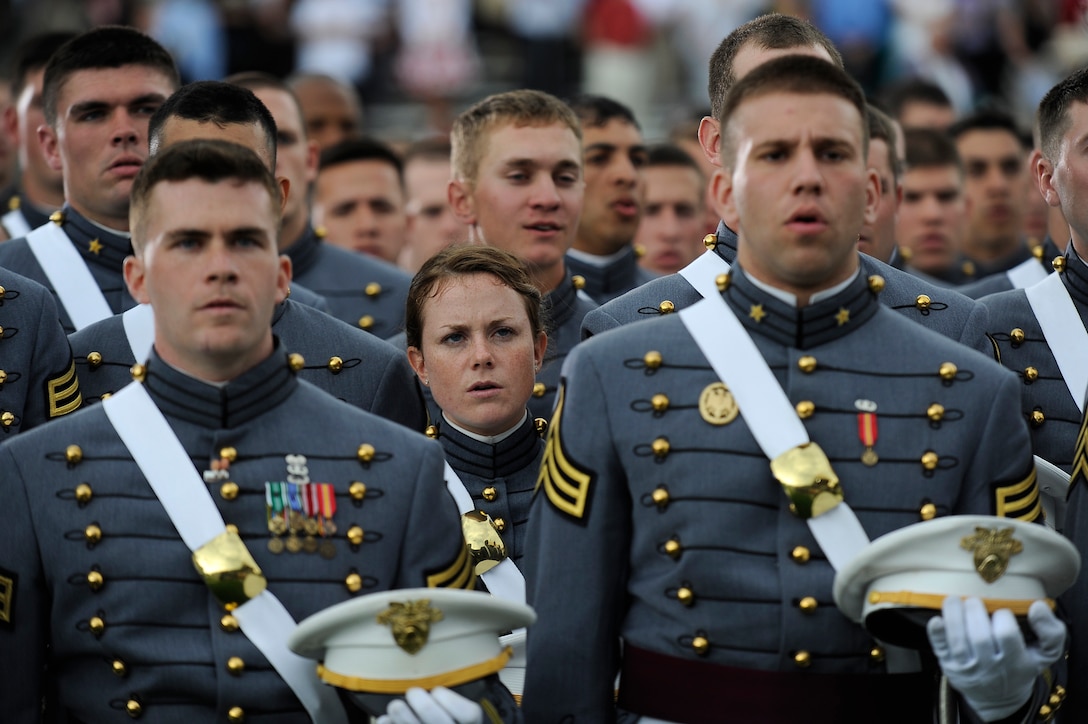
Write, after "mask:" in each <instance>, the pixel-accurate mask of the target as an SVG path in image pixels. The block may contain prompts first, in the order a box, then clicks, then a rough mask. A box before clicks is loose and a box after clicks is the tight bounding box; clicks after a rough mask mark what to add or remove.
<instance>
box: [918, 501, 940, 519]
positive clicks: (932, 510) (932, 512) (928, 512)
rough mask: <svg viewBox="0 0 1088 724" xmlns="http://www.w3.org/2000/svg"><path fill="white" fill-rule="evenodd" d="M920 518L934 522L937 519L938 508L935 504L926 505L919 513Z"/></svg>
mask: <svg viewBox="0 0 1088 724" xmlns="http://www.w3.org/2000/svg"><path fill="white" fill-rule="evenodd" d="M918 517H919V518H921V519H922V520H933V519H934V518H936V517H937V506H936V505H934V504H933V503H926V504H925V505H923V506H922V508H921V509H920V510H919V511H918Z"/></svg>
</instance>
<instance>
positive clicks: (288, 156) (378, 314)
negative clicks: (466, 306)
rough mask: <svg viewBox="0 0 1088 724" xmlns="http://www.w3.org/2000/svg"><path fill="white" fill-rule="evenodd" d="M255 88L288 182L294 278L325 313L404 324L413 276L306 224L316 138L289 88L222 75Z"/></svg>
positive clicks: (286, 215) (373, 326)
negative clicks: (330, 240)
mask: <svg viewBox="0 0 1088 724" xmlns="http://www.w3.org/2000/svg"><path fill="white" fill-rule="evenodd" d="M226 80H227V82H228V83H233V84H234V85H239V86H241V87H243V88H248V89H249V90H251V91H253V93H254V95H256V96H257V98H259V99H260V101H261V103H263V104H264V105H265V106H266V107H267V108H268V110H269V112H270V113H271V114H272V118H274V119H275V121H276V129H277V132H276V141H277V142H276V175H277V176H281V177H283V178H286V179H287V180H288V182H289V183H290V186H291V193H290V194H289V195H288V197H287V204H286V206H285V207H284V210H283V238H284V241H283V244H282V249H283V251H284V253H286V254H287V256H289V257H291V264H292V266H293V268H294V279H295V281H297V282H298V283H299V284H304V285H306V287H308V288H309V289H312V290H313V291H315V292H317V293H318V294H320V295H321V296H322V297H324V298H325V299H326V300H327V301H328V303H329V313H330V314H332V316H334V317H336V318H337V319H341V320H343V321H345V322H347V323H348V324H351V325H355V326H358V327H359V328H360V329H364V330H366V331H367V332H370V333H371V334H373V335H375V336H377V337H379V338H381V339H387V338H389V337H391V336H393V335H395V334H396V333H397V332H399V331H401V329H402V328H403V326H404V298H405V296H406V295H407V294H408V284H409V283H410V282H411V280H412V279H411V277H410V276H409V275H408V274H406V273H404V272H403V271H401V270H400V269H397V268H396V267H395V266H393V265H392V264H386V263H384V262H382V261H380V260H378V259H373V258H370V257H365V256H362V255H361V254H353V253H352V252H350V251H346V250H344V249H338V248H336V247H334V246H332V245H330V244H327V243H325V242H324V241H323V240H322V233H323V232H321V230H320V229H316V230H315V229H314V228H313V227H312V226H311V225H310V207H309V200H308V197H309V189H310V185H311V184H313V182H314V179H315V178H316V177H317V158H318V153H317V144H316V143H314V142H313V141H311V140H308V139H307V138H306V128H305V125H304V124H303V121H302V110H301V109H300V108H299V104H298V100H297V99H296V98H295V96H294V94H293V93H292V92H291V90H290V88H288V87H287V85H285V84H284V83H283V81H280V80H278V79H277V78H274V77H272V76H268V75H264V74H263V73H244V74H241V75H235V76H231V77H229V78H227V79H226Z"/></svg>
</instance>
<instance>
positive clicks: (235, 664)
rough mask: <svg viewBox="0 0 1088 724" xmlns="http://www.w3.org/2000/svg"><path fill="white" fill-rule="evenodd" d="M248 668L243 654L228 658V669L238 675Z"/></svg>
mask: <svg viewBox="0 0 1088 724" xmlns="http://www.w3.org/2000/svg"><path fill="white" fill-rule="evenodd" d="M245 670H246V662H245V661H242V657H241V656H231V657H230V658H229V659H227V671H229V672H230V673H232V674H234V675H235V676H238V675H239V674H241V673H242V672H243V671H245Z"/></svg>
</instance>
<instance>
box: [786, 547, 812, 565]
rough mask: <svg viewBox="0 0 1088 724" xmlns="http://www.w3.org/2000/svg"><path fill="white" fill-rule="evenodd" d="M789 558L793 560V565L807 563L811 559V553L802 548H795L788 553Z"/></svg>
mask: <svg viewBox="0 0 1088 724" xmlns="http://www.w3.org/2000/svg"><path fill="white" fill-rule="evenodd" d="M790 558H792V559H793V562H794V563H808V562H809V560H810V559H811V558H812V552H811V551H809V549H808V548H805V547H804V546H797V547H795V548H794V549H793V550H792V551H790Z"/></svg>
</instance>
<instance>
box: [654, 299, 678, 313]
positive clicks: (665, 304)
mask: <svg viewBox="0 0 1088 724" xmlns="http://www.w3.org/2000/svg"><path fill="white" fill-rule="evenodd" d="M657 308H658V310H659V311H660V312H661V313H662V314H672V313H673V312H675V311H676V305H675V304H673V303H672V302H670V301H669V300H668V299H666V300H664V301H662V302H661V304H658V305H657Z"/></svg>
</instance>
